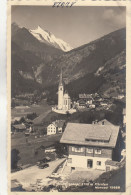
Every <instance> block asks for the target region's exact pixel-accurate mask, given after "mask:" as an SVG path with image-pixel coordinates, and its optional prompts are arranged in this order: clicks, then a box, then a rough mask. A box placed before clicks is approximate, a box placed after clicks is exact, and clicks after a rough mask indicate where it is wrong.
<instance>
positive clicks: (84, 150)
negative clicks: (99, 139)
mask: <svg viewBox="0 0 131 195" xmlns="http://www.w3.org/2000/svg"><path fill="white" fill-rule="evenodd" d="M74 147H80V148H81V150H79V151H78V152H77V150H74ZM88 148H89V149H92V152H88ZM96 149H100V150H101V153H100V154H96V152H95V151H96ZM68 152H69V154H70V155H79V156H91V157H104V158H109V159H112V148H102V147H101V148H100V147H91V146H76V145H74V146H73V145H69V146H68Z"/></svg>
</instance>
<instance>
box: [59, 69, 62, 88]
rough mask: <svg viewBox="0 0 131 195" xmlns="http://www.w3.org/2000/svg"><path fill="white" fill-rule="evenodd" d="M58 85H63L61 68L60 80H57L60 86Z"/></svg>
mask: <svg viewBox="0 0 131 195" xmlns="http://www.w3.org/2000/svg"><path fill="white" fill-rule="evenodd" d="M60 85H63V78H62V68H61V73H60V81H59V86H60Z"/></svg>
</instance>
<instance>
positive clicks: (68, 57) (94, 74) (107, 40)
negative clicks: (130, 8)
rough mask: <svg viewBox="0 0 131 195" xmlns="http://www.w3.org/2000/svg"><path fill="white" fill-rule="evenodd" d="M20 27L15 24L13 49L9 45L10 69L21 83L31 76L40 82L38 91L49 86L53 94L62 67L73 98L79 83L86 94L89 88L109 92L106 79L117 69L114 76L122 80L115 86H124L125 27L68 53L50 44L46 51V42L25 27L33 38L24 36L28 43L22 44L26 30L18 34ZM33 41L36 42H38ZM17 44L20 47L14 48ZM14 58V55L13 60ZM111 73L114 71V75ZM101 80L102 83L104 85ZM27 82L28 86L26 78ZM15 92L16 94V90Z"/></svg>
mask: <svg viewBox="0 0 131 195" xmlns="http://www.w3.org/2000/svg"><path fill="white" fill-rule="evenodd" d="M19 30H20V31H21V30H22V29H21V28H20V29H17V28H16V27H15V30H14V32H15V33H14V34H12V35H13V36H12V37H13V38H12V45H15V46H16V48H15V47H14V48H12V72H13V73H14V72H15V73H17V74H18V75H20V79H22V80H23V81H22V82H24V80H25V79H26V81H27V79H29V78H30V79H31V80H32V81H33V82H35V83H37V84H40V85H39V86H40V88H41V90H45V89H46V90H47V89H49V90H50V94H53V95H56V91H57V85H58V81H59V74H60V70H61V67H62V70H63V77H64V81H65V84H66V87H67V89H68V90H69V91H70V93H71V96H72V97H73V96H74V94H78V93H79V92H80V90H78V86H79V88H80V89H81V91H82V92H84V90H85V92H86V93H88V92H90V93H91V91H93V92H97V91H102V92H104V90H105V91H108V90H107V89H106V88H109V89H111V88H112V85H114V84H112V83H111V82H110V81H109V77H110V76H112V75H115V74H116V72H117V71H118V73H119V75H118V76H116V78H117V81H120V79H121V80H122V82H123V83H121V84H119V83H118V82H116V83H117V85H118V86H119V85H122V89H123V88H124V87H125V85H124V82H125V81H124V77H125V64H126V58H125V56H126V52H125V49H126V29H125V28H122V29H119V30H117V31H114V32H112V33H109V34H107V35H105V36H103V37H101V38H99V39H97V40H94V41H92V42H90V43H88V44H84V45H82V46H80V47H78V48H75V49H73V50H71V51H68V52H62V51H61V50H59V49H56V48H54V47H51V49H50V47H49V50H48V49H47V48H48V44H44V43H41V42H40V41H39V40H38V39H36V38H35V37H34V36H33V35H31V33H30V32H29V31H28V30H27V29H26V28H25V29H24V32H25V31H26V32H27V31H28V36H29V39H31V40H32V39H33V41H31V40H28V38H27V37H26V39H27V43H28V44H27V43H26V44H27V45H26V46H25V45H24V44H23V42H25V40H24V39H25V35H26V33H24V32H23V30H22V35H23V34H24V35H23V36H21V33H19ZM30 37H31V38H30ZM19 39H21V40H19ZM34 40H35V41H34ZM21 42H22V43H21ZM35 43H38V45H37V44H35ZM30 44H31V46H30ZM41 44H42V46H41ZM43 45H44V48H46V51H45V49H43V50H42V51H41V47H43ZM17 47H19V48H20V49H17ZM42 52H43V53H42ZM15 58H17V60H16V61H15ZM119 61H120V62H119ZM115 63H116V66H115ZM17 66H18V67H17ZM22 66H23V67H22ZM119 66H120V67H119ZM16 67H17V68H16ZM122 67H124V68H123V69H121V70H122V71H123V72H122V71H120V69H119V68H122ZM23 69H24V70H23ZM115 69H116V70H115ZM106 70H107V71H106ZM20 71H22V72H20ZM115 71H116V72H115ZM111 72H113V74H112V73H111ZM111 74H112V75H111ZM13 75H14V74H13ZM30 76H31V77H30ZM12 79H13V80H14V81H13V83H15V78H14V76H12ZM112 79H113V80H114V81H115V78H114V77H112ZM106 80H108V83H107V82H105V81H106ZM102 82H104V83H105V86H104V85H103V84H102ZM26 83H27V85H28V81H27V82H26ZM79 83H81V86H80V85H79ZM31 85H32V90H35V86H36V84H34V88H33V83H32V84H31ZM73 85H74V86H73ZM91 85H92V87H91ZM13 88H14V89H13ZM15 88H16V84H15V86H14V85H12V90H15ZM72 88H73V90H72ZM115 88H116V87H115V85H114V88H113V89H114V90H115ZM17 89H18V86H17ZM32 90H31V91H32ZM117 90H118V88H117ZM15 91H16V92H15V94H16V93H17V90H15ZM22 91H23V92H24V86H23V87H22ZM72 91H73V93H72ZM118 92H120V90H118ZM19 93H20V90H19ZM108 94H109V93H108ZM53 95H51V96H53Z"/></svg>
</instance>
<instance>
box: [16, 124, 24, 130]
mask: <svg viewBox="0 0 131 195" xmlns="http://www.w3.org/2000/svg"><path fill="white" fill-rule="evenodd" d="M13 127H14V128H15V129H26V127H25V125H24V124H18V125H13Z"/></svg>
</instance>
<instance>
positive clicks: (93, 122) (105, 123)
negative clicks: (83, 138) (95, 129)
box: [92, 119, 113, 125]
mask: <svg viewBox="0 0 131 195" xmlns="http://www.w3.org/2000/svg"><path fill="white" fill-rule="evenodd" d="M92 124H96V125H113V124H112V123H110V122H109V121H108V120H106V119H102V120H100V121H98V120H95V121H92Z"/></svg>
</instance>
